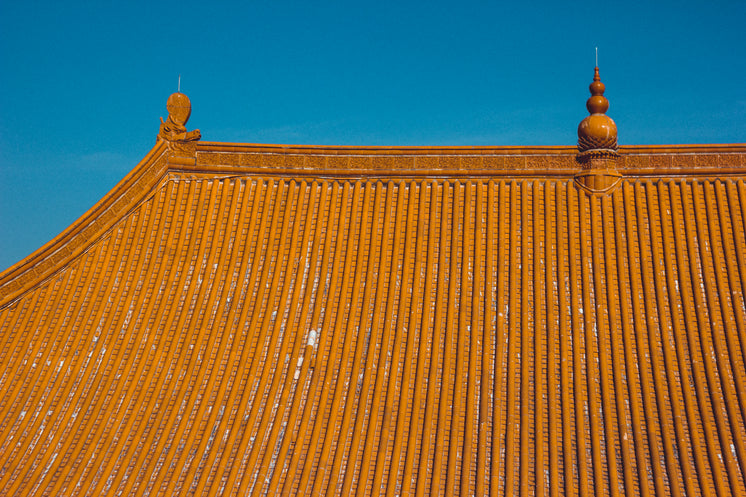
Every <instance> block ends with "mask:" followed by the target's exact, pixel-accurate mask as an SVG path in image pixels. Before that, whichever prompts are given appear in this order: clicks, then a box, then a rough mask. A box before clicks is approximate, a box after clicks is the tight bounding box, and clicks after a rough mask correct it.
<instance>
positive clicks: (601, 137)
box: [578, 66, 618, 154]
mask: <svg viewBox="0 0 746 497" xmlns="http://www.w3.org/2000/svg"><path fill="white" fill-rule="evenodd" d="M589 89H590V91H591V97H590V98H589V99H588V100H587V101H586V103H585V106H586V108H587V109H588V112H589V113H590V116H588V117H586V118H585V119H583V120H582V121H581V122H580V125H579V126H578V150H579V151H580V152H581V154H583V153H586V152H590V151H595V152H602V151H606V152H611V153H612V154H615V153H616V150H617V149H618V145H617V130H616V124H615V123H614V121H613V120H612V119H611V118H610V117H609V116H607V115H606V111H607V110H609V101H608V100H607V99H606V97H604V91H605V90H606V86H605V85H604V84H603V83H602V82H601V76H600V75H599V73H598V66H596V67H595V69H594V74H593V82H592V83H591V85H590V86H589Z"/></svg>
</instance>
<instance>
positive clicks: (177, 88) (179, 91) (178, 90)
mask: <svg viewBox="0 0 746 497" xmlns="http://www.w3.org/2000/svg"><path fill="white" fill-rule="evenodd" d="M597 57H598V56H597ZM596 65H598V62H596ZM176 93H181V74H179V85H178V86H177V87H176Z"/></svg>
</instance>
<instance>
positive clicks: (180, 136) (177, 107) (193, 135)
mask: <svg viewBox="0 0 746 497" xmlns="http://www.w3.org/2000/svg"><path fill="white" fill-rule="evenodd" d="M166 110H168V118H167V119H166V120H165V121H164V120H163V118H161V130H160V133H158V136H159V137H161V138H162V139H164V140H166V141H168V142H172V143H176V142H190V141H196V140H199V139H200V138H201V137H202V135H201V134H200V132H199V130H198V129H195V130H194V131H187V129H186V123H187V121H188V120H189V116H190V115H192V102H190V101H189V97H187V96H186V95H184V94H183V93H181V92H179V91H177V92H176V93H172V94H171V96H170V97H168V100H167V101H166Z"/></svg>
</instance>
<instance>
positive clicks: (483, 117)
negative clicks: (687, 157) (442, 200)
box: [0, 0, 746, 270]
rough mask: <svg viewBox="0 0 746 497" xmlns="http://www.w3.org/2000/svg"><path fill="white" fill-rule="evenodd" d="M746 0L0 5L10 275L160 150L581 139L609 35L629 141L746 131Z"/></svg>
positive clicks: (743, 138) (612, 77)
mask: <svg viewBox="0 0 746 497" xmlns="http://www.w3.org/2000/svg"><path fill="white" fill-rule="evenodd" d="M744 25H746V2H744V1H743V0H738V1H730V2H726V1H717V0H714V1H707V2H704V1H703V2H686V1H677V2H672V1H665V2H660V1H659V2H629V1H628V2H577V3H574V2H556V1H553V2H549V1H547V2H530V1H524V2H518V1H511V2H487V1H463V2H454V1H449V2H441V1H428V2H424V1H423V2H408V1H403V0H398V1H393V2H390V1H380V0H378V1H373V2H366V3H363V2H332V1H326V2H325V1H322V2H289V1H279V0H273V1H262V2H254V1H244V2H236V3H222V2H218V1H215V2H204V1H202V2H172V3H167V2H121V1H120V2H113V1H107V0H102V1H98V2H92V1H90V2H59V1H55V2H51V1H50V2H34V1H26V2H13V1H3V2H0V270H2V269H4V268H7V267H9V266H10V265H12V264H15V263H16V262H18V261H19V260H20V259H22V258H23V257H25V256H27V255H29V254H30V253H31V252H33V251H34V250H36V249H37V248H39V247H40V246H41V245H43V244H44V243H46V242H47V241H49V240H50V239H52V238H53V237H54V236H56V235H57V234H58V233H60V232H61V231H63V230H64V229H65V228H66V227H67V226H69V225H70V224H71V223H72V222H73V221H75V219H77V218H78V217H79V216H80V215H82V214H83V213H84V212H85V211H86V210H87V209H88V208H90V207H91V206H92V205H93V204H95V203H96V202H97V201H98V200H99V199H100V198H101V197H102V196H103V195H105V194H106V192H108V191H109V190H110V189H111V188H112V187H113V186H114V185H115V184H116V183H117V182H118V181H119V180H120V179H121V178H123V177H124V176H125V175H126V174H127V173H128V172H129V171H130V170H131V169H132V168H133V167H134V166H135V165H136V164H137V163H138V162H139V160H140V159H141V158H142V157H143V156H144V155H145V154H146V153H147V152H148V151H149V150H150V148H151V147H152V146H153V145H154V143H155V137H156V134H157V133H158V125H159V123H160V120H159V117H161V116H162V117H166V116H167V113H166V109H165V104H166V99H167V97H168V95H169V94H171V93H172V92H174V91H176V87H177V78H178V75H179V74H181V78H182V79H181V90H182V91H183V92H184V93H186V94H187V95H188V96H189V97H190V98H191V100H192V108H193V110H192V117H191V119H190V121H189V124H188V127H189V129H194V128H199V129H200V130H201V131H202V137H203V140H208V141H231V142H251V143H296V144H317V145H324V144H341V145H573V144H575V142H576V140H577V136H576V129H577V125H578V123H579V122H580V120H581V119H582V118H583V117H584V116H585V115H586V111H585V100H586V98H587V97H588V84H589V83H590V81H591V79H592V76H593V65H594V48H595V47H599V66H600V68H601V78H602V80H603V81H604V83H605V84H606V96H607V97H608V98H609V100H610V102H611V107H610V109H609V112H608V114H609V116H611V117H612V118H613V119H614V120H615V121H616V123H617V126H618V128H619V142H620V144H676V143H743V142H746V96H745V95H744V91H745V90H746V54H745V51H746V29H744Z"/></svg>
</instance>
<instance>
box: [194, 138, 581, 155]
mask: <svg viewBox="0 0 746 497" xmlns="http://www.w3.org/2000/svg"><path fill="white" fill-rule="evenodd" d="M428 151H431V152H432V154H431V155H449V154H453V155H468V154H469V152H471V155H485V154H489V153H496V154H498V155H505V153H506V152H507V153H512V154H515V155H524V154H528V155H555V154H558V153H559V154H563V153H568V154H573V155H574V154H576V153H577V150H576V147H574V146H571V145H393V146H389V145H304V144H275V143H231V142H209V141H200V142H198V143H197V152H198V153H199V152H202V153H205V152H219V153H220V152H222V153H270V154H271V153H276V154H294V153H295V154H299V155H305V154H313V155H339V153H340V152H341V153H343V154H344V153H347V154H350V155H353V154H354V155H365V154H368V155H396V154H401V155H423V153H426V152H428ZM377 152H378V153H377Z"/></svg>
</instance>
